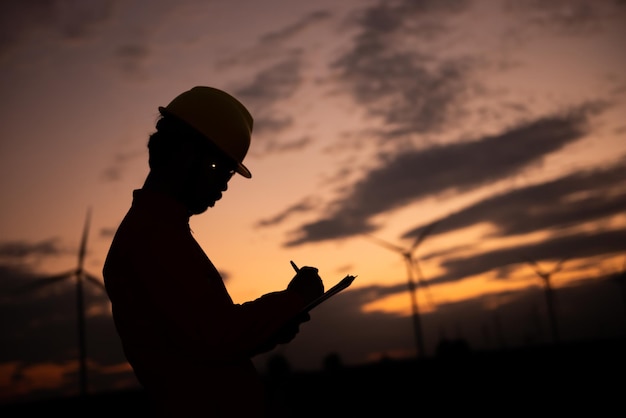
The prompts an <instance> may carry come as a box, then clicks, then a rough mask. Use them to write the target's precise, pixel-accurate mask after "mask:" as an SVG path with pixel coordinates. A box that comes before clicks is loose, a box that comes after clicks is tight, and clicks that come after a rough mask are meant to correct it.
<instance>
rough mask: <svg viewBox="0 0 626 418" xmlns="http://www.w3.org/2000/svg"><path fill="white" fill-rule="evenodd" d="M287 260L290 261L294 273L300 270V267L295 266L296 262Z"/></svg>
mask: <svg viewBox="0 0 626 418" xmlns="http://www.w3.org/2000/svg"><path fill="white" fill-rule="evenodd" d="M289 262H290V263H291V267H293V269H294V270H295V271H296V273H297V272H299V271H300V269H299V268H298V266H296V263H294V262H293V260H289Z"/></svg>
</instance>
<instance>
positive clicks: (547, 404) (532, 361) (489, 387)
mask: <svg viewBox="0 0 626 418" xmlns="http://www.w3.org/2000/svg"><path fill="white" fill-rule="evenodd" d="M441 348H442V350H441V351H440V352H439V355H438V356H435V357H431V358H425V359H418V360H403V361H399V360H383V361H381V362H379V363H373V364H366V365H362V366H351V367H342V366H341V364H340V362H336V363H332V362H331V363H329V364H328V367H327V368H326V370H324V371H320V372H306V373H304V372H291V371H290V370H289V367H288V365H287V364H286V363H284V364H283V367H281V366H280V362H277V364H276V365H275V367H273V368H272V373H271V374H268V375H266V376H265V378H266V379H267V380H266V381H267V387H268V389H269V393H270V401H271V405H272V409H273V412H274V415H272V416H276V417H303V418H304V417H346V418H347V417H357V416H361V417H375V416H376V417H395V416H409V417H411V416H424V413H428V414H429V415H432V414H434V413H436V414H437V415H439V416H448V415H451V414H452V413H454V414H458V413H462V414H464V415H466V414H470V413H471V414H472V415H474V414H476V415H479V416H480V415H485V414H488V415H495V414H498V415H501V414H513V415H518V414H520V413H522V412H527V413H533V414H537V415H541V416H544V415H545V414H546V413H550V414H557V413H558V414H559V415H561V414H563V413H575V414H576V416H580V415H583V416H590V415H592V416H594V417H598V416H624V409H625V408H624V407H625V406H626V383H625V382H626V380H625V376H626V374H625V373H626V360H625V358H624V355H625V354H626V339H619V340H607V341H588V342H577V343H568V344H559V345H549V346H541V347H539V346H537V347H532V348H524V349H508V350H502V351H497V352H470V351H467V350H464V349H463V346H458V345H454V344H450V345H448V346H447V349H445V348H446V347H441ZM145 405H146V404H145V398H144V395H143V393H142V392H141V391H133V392H116V393H104V394H97V395H90V396H88V397H86V398H84V399H80V398H68V399H57V400H49V401H40V402H34V403H27V404H26V403H25V404H13V405H3V406H0V417H3V418H10V417H31V416H33V417H34V416H40V415H43V414H46V415H48V414H50V415H54V416H56V415H57V414H59V415H60V416H63V417H64V418H68V417H108V418H110V417H112V416H115V415H119V414H123V416H125V417H126V416H129V417H131V416H134V417H142V416H146V413H145V410H146V406H145Z"/></svg>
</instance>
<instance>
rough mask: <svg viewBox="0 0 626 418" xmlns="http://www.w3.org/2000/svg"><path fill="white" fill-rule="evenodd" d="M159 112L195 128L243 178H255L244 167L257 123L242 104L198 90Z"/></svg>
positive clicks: (213, 90)
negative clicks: (254, 125) (234, 165)
mask: <svg viewBox="0 0 626 418" xmlns="http://www.w3.org/2000/svg"><path fill="white" fill-rule="evenodd" d="M159 111H160V112H161V114H162V115H164V116H172V117H174V118H177V119H179V120H181V121H182V122H184V123H186V124H187V125H189V126H191V127H192V128H194V129H195V130H196V131H198V133H200V134H201V135H202V136H204V137H205V138H206V139H207V140H208V141H210V142H211V143H212V144H213V145H215V146H217V148H218V149H220V150H221V151H222V152H224V153H225V154H226V155H228V156H229V157H230V158H232V159H233V160H234V161H236V162H237V169H236V171H237V172H238V173H239V174H241V175H242V176H244V177H246V178H250V177H251V176H252V175H251V174H250V171H249V170H248V169H247V168H246V167H245V166H244V165H243V164H242V163H243V159H244V157H245V156H246V154H247V152H248V148H250V136H251V134H252V125H253V119H252V116H251V115H250V112H248V109H246V108H245V106H244V105H243V104H241V102H239V100H237V99H235V98H234V97H233V96H231V95H230V94H228V93H226V92H224V91H222V90H218V89H216V88H213V87H206V86H196V87H194V88H192V89H190V90H187V91H186V92H184V93H181V94H180V95H178V96H177V97H175V98H174V100H172V101H171V102H170V103H169V104H168V105H167V106H166V107H159Z"/></svg>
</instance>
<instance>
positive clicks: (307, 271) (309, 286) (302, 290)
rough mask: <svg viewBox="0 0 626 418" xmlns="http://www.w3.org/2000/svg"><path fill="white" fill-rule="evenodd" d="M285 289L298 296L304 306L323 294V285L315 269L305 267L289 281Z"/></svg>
mask: <svg viewBox="0 0 626 418" xmlns="http://www.w3.org/2000/svg"><path fill="white" fill-rule="evenodd" d="M287 289H288V290H290V291H294V292H297V293H298V294H300V296H302V298H303V299H304V301H305V304H309V303H310V302H312V301H313V300H315V299H317V298H318V297H320V296H321V295H322V294H323V293H324V283H323V282H322V278H321V277H320V276H319V274H318V271H317V268H315V267H309V266H305V267H302V268H300V270H299V271H298V272H297V273H296V275H295V276H294V277H293V279H291V282H289V285H288V286H287Z"/></svg>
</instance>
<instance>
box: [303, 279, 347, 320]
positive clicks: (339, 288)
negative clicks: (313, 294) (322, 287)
mask: <svg viewBox="0 0 626 418" xmlns="http://www.w3.org/2000/svg"><path fill="white" fill-rule="evenodd" d="M355 278H356V276H352V275H350V274H348V275H347V276H346V277H344V278H343V279H341V281H340V282H339V283H337V284H336V285H334V286H333V287H331V288H330V289H328V290H327V291H326V292H324V293H323V294H322V295H321V296H320V297H319V298H317V299H315V300H314V301H312V302H311V303H309V304H308V305H306V306H305V307H304V309H302V311H300V312H301V313H308V312H309V311H310V310H311V309H313V308H315V307H316V306H317V305H319V304H320V303H322V302H324V301H325V300H327V299H330V298H331V297H332V296H335V295H336V294H337V293H339V292H341V291H342V290H344V289H345V288H347V287H348V286H350V285H351V284H352V282H353V281H354V279H355Z"/></svg>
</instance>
